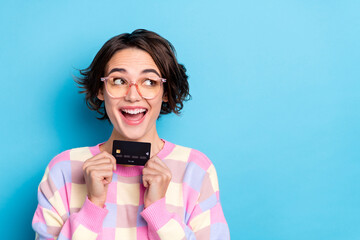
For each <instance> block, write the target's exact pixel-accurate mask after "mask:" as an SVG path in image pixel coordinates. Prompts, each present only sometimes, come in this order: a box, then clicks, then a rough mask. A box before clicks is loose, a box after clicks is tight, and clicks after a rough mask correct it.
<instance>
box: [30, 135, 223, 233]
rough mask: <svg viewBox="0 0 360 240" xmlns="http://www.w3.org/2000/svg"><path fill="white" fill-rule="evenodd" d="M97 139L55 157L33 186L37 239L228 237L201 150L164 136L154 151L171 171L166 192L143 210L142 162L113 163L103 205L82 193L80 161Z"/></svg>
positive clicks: (215, 186) (84, 190)
mask: <svg viewBox="0 0 360 240" xmlns="http://www.w3.org/2000/svg"><path fill="white" fill-rule="evenodd" d="M99 145H100V144H97V145H96V146H92V147H83V148H75V149H71V150H67V151H64V152H62V153H60V154H59V155H57V156H56V157H54V158H53V159H52V160H51V162H50V163H49V165H48V167H47V168H46V171H45V175H44V177H43V179H42V180H41V182H40V185H39V188H38V206H37V209H36V211H35V214H34V217H33V221H32V226H33V229H34V230H35V232H36V239H58V240H65V239H73V240H82V239H84V240H92V239H94V240H95V239H103V240H108V239H109V240H110V239H126V240H130V239H151V240H155V239H161V240H165V239H169V240H177V239H179V240H180V239H212V240H213V239H222V240H223V239H230V233H229V228H228V225H227V223H226V220H225V218H224V214H223V211H222V207H221V204H220V199H219V187H218V179H217V175H216V171H215V168H214V165H213V164H212V163H211V161H210V160H209V159H208V158H207V157H206V156H205V155H204V154H203V153H201V152H199V151H197V150H194V149H191V148H186V147H182V146H179V145H175V144H173V143H171V142H168V141H165V145H164V147H163V149H162V150H161V151H160V152H159V153H158V154H157V156H158V157H159V158H160V159H162V160H163V161H164V163H165V164H166V165H167V166H168V168H169V169H170V170H171V172H172V179H171V182H170V184H169V186H168V189H167V192H166V196H165V197H164V198H162V199H160V200H158V201H156V202H154V203H153V204H151V205H150V206H148V207H147V208H146V209H144V191H145V187H144V186H143V184H142V179H141V178H142V169H143V166H131V167H124V166H122V165H118V166H117V169H116V171H114V175H113V178H112V182H111V183H110V184H109V187H108V193H107V199H106V203H105V206H104V208H100V207H98V206H96V205H94V204H93V203H92V202H91V201H89V199H88V198H87V188H86V184H85V180H84V176H83V172H82V165H83V162H84V161H86V160H87V159H89V158H91V157H92V156H94V155H96V154H98V153H100V148H99Z"/></svg>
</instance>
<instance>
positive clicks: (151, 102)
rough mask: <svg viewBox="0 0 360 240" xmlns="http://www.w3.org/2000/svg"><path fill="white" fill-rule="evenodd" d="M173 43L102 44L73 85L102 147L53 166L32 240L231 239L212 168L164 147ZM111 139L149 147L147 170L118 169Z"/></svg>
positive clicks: (176, 82)
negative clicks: (104, 129)
mask: <svg viewBox="0 0 360 240" xmlns="http://www.w3.org/2000/svg"><path fill="white" fill-rule="evenodd" d="M185 71H186V70H185V68H184V66H183V65H181V64H179V63H178V62H177V60H176V57H175V50H174V48H173V46H172V45H171V43H170V42H168V41H167V40H166V39H164V38H162V37H161V36H159V35H158V34H156V33H154V32H151V31H147V30H143V29H139V30H135V31H134V32H132V33H131V34H121V35H118V36H115V37H113V38H112V39H110V40H109V41H107V42H106V43H105V44H104V46H103V47H102V48H101V49H100V51H99V52H98V53H97V55H96V56H95V58H94V60H93V62H92V63H91V65H90V66H89V68H87V69H85V70H82V71H80V73H81V74H82V78H81V79H79V80H78V83H79V84H80V85H81V86H82V88H83V89H84V91H83V92H85V93H86V102H87V104H88V106H89V107H90V109H92V110H95V111H97V112H99V113H100V114H101V119H107V120H109V121H110V122H111V124H112V126H113V131H112V134H111V136H110V137H109V139H108V140H107V141H106V142H104V143H99V144H97V145H95V146H91V147H82V148H75V149H71V150H67V151H65V152H62V153H60V154H59V155H57V156H56V157H55V158H53V159H52V160H51V162H50V163H49V165H48V167H47V168H46V171H45V175H44V177H43V179H42V181H41V183H40V185H39V189H38V201H39V204H38V207H37V209H36V212H35V215H34V218H33V222H32V226H33V229H34V230H35V232H36V239H58V240H63V239H74V240H77V239H86V240H91V239H104V240H107V239H169V240H176V239H229V238H230V235H229V229H228V225H227V223H226V220H225V218H224V215H223V211H222V207H221V204H220V199H219V187H218V179H217V175H216V171H215V168H214V165H213V164H212V163H211V161H210V160H209V159H208V158H207V157H206V156H205V155H204V154H203V153H201V152H199V151H197V150H194V149H191V148H187V147H183V146H179V145H176V144H173V143H171V142H169V141H166V140H164V139H161V138H160V137H159V136H158V133H157V130H156V120H157V119H158V117H159V115H160V114H168V113H171V112H174V113H176V114H178V113H179V112H180V110H181V109H182V107H183V101H184V100H186V99H187V98H188V96H189V86H188V81H187V75H186V73H185ZM114 140H123V141H135V142H148V143H151V154H150V159H149V160H148V162H147V163H146V165H145V166H130V165H121V164H116V160H115V158H114V156H113V155H112V154H111V153H112V144H113V141H114Z"/></svg>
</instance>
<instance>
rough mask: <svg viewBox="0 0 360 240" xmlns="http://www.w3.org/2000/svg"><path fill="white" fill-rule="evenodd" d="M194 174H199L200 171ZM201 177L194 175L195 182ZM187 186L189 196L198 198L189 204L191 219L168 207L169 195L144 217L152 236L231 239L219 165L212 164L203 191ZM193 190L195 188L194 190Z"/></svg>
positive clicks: (164, 239) (155, 238)
mask: <svg viewBox="0 0 360 240" xmlns="http://www.w3.org/2000/svg"><path fill="white" fill-rule="evenodd" d="M192 174H194V175H197V174H199V173H197V172H196V171H193V172H192ZM195 179H197V178H194V181H195ZM183 185H185V186H184V187H183V191H185V192H184V194H186V195H187V196H189V195H190V194H192V195H194V194H196V196H189V197H188V198H189V199H191V198H194V199H197V200H196V203H195V204H194V205H192V206H191V204H188V205H187V209H186V212H188V213H189V214H188V217H187V221H186V220H184V219H183V218H181V217H180V216H178V215H177V214H175V213H170V212H168V211H167V209H166V200H165V198H163V199H160V200H158V201H156V202H155V203H153V204H152V205H150V206H149V207H147V208H146V209H144V210H143V211H142V212H141V216H142V217H143V218H144V219H145V221H146V222H147V224H148V236H149V239H151V240H159V239H160V240H174V239H179V240H180V239H204V240H205V239H219V240H220V239H221V240H227V239H230V233H229V228H228V225H227V223H226V220H225V217H224V214H223V210H222V207H221V204H220V198H219V187H218V179H217V175H216V171H215V168H214V166H213V165H212V164H210V165H209V166H208V168H207V171H206V174H205V175H204V177H203V178H202V183H201V188H200V190H199V191H195V190H194V189H191V187H189V186H187V184H186V183H184V184H183ZM190 189H191V190H190Z"/></svg>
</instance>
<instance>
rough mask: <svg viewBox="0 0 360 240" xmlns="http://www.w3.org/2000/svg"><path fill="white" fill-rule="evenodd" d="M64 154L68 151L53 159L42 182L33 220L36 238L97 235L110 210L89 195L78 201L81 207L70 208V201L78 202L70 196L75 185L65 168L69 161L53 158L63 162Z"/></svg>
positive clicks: (60, 238)
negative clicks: (99, 204)
mask: <svg viewBox="0 0 360 240" xmlns="http://www.w3.org/2000/svg"><path fill="white" fill-rule="evenodd" d="M63 155H66V152H65V153H62V154H60V155H58V156H57V157H55V158H54V159H53V161H52V162H50V164H49V166H48V168H47V169H46V172H45V175H44V177H43V179H42V181H41V183H40V185H39V189H38V206H37V209H36V211H35V214H34V217H33V221H32V227H33V229H34V230H35V232H36V239H58V240H65V239H77V236H83V237H85V238H81V239H97V238H98V236H99V234H100V233H101V230H102V223H103V221H104V218H105V217H106V215H107V213H108V210H107V209H106V208H99V207H98V206H96V205H94V204H93V203H92V202H91V201H89V199H88V198H86V199H85V201H84V200H81V199H79V200H78V202H77V203H76V204H80V202H82V203H83V205H82V207H81V206H79V207H81V208H80V209H79V208H78V209H77V210H76V211H74V209H71V205H72V204H73V205H74V204H75V203H71V200H70V199H71V189H72V188H74V186H73V185H72V183H71V181H68V180H69V178H68V177H67V176H69V173H67V172H66V171H64V168H65V169H66V165H67V164H69V163H67V162H66V161H63V162H62V163H60V164H57V165H55V164H53V163H54V161H55V162H56V161H58V162H61V160H62V158H63V157H64V156H63ZM70 179H71V178H70ZM72 200H73V199H72ZM76 204H75V205H76Z"/></svg>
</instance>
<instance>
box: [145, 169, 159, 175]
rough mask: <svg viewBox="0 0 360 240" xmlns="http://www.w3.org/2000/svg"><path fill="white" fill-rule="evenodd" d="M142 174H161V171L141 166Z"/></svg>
mask: <svg viewBox="0 0 360 240" xmlns="http://www.w3.org/2000/svg"><path fill="white" fill-rule="evenodd" d="M142 174H143V175H147V174H152V175H158V174H163V173H162V172H160V171H159V170H157V169H154V168H143V170H142Z"/></svg>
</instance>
